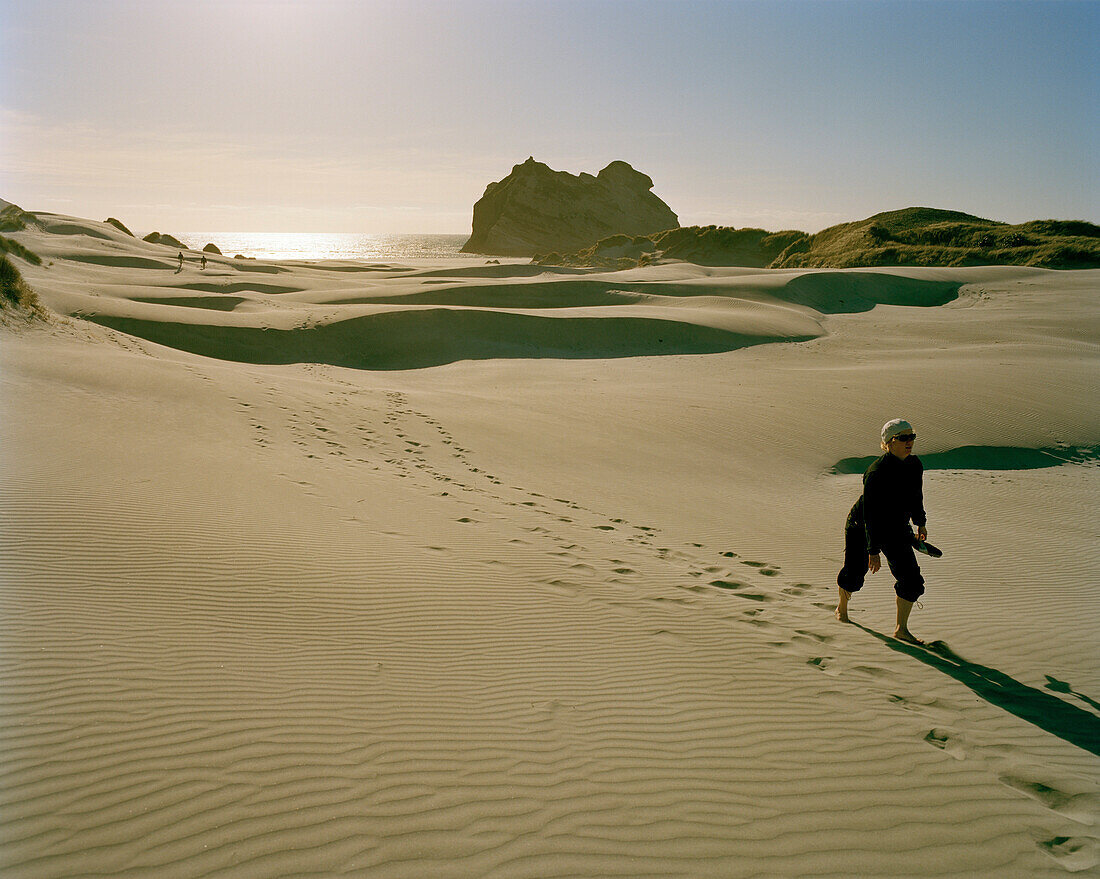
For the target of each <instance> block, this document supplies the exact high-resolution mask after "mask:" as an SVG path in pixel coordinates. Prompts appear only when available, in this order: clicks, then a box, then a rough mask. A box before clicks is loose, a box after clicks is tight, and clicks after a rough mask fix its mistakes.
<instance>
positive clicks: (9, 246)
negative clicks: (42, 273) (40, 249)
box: [0, 235, 42, 266]
mask: <svg viewBox="0 0 1100 879" xmlns="http://www.w3.org/2000/svg"><path fill="white" fill-rule="evenodd" d="M0 253H11V254H13V255H15V256H18V257H20V258H21V259H25V260H26V261H27V262H29V263H30V264H31V265H35V266H40V265H42V257H40V256H39V255H38V254H37V253H35V252H34V251H32V250H27V248H25V247H24V246H23V245H22V244H20V243H19V242H18V241H13V240H12V239H11V238H5V237H4V236H3V235H0Z"/></svg>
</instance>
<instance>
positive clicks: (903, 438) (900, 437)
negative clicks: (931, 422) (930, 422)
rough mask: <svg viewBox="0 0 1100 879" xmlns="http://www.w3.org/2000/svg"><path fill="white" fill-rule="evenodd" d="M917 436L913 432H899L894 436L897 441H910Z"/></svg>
mask: <svg viewBox="0 0 1100 879" xmlns="http://www.w3.org/2000/svg"><path fill="white" fill-rule="evenodd" d="M916 438H917V435H916V434H915V433H899V434H898V435H897V436H895V437H894V439H896V440H897V441H898V442H899V443H911V442H912V441H913V440H915V439H916Z"/></svg>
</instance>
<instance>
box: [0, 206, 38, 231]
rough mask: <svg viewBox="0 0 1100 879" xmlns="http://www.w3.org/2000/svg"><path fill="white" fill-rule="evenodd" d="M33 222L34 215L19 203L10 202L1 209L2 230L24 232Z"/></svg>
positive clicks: (0, 225) (0, 227)
mask: <svg viewBox="0 0 1100 879" xmlns="http://www.w3.org/2000/svg"><path fill="white" fill-rule="evenodd" d="M33 222H34V216H33V215H32V214H29V213H27V212H26V211H25V210H23V209H22V208H21V207H19V206H18V205H14V204H9V205H7V206H6V207H5V208H4V209H3V210H0V232H22V231H23V230H24V229H26V228H27V226H28V224H30V223H33Z"/></svg>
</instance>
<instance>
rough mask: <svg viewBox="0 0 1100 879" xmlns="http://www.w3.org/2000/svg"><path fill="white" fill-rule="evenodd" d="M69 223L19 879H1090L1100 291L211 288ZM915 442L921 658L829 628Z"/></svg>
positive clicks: (859, 616) (907, 275)
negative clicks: (850, 528) (884, 487)
mask: <svg viewBox="0 0 1100 879" xmlns="http://www.w3.org/2000/svg"><path fill="white" fill-rule="evenodd" d="M40 222H41V226H42V228H40V229H37V230H29V231H27V232H24V233H16V234H15V235H14V236H13V237H16V238H17V239H18V240H20V241H21V242H22V243H24V244H25V245H26V246H28V247H30V248H31V249H32V250H34V251H36V252H38V253H40V254H41V255H42V257H43V259H44V265H43V266H42V267H31V266H24V265H22V264H20V267H21V269H22V270H23V271H24V275H25V276H26V278H27V280H28V281H29V282H30V284H31V285H32V286H33V287H34V288H35V289H36V290H38V291H39V293H40V295H41V297H42V299H43V301H44V302H45V303H46V304H47V305H48V306H49V307H50V308H51V309H53V310H54V312H56V316H55V317H54V318H52V319H51V321H50V322H49V323H46V324H41V325H37V326H32V327H27V326H23V325H21V324H19V323H18V322H17V321H8V325H7V326H6V327H5V328H4V329H3V330H0V382H2V385H0V392H2V397H0V405H2V418H0V443H2V449H3V454H2V455H0V472H2V481H0V706H2V709H0V773H2V776H0V778H2V780H0V804H2V811H3V826H2V829H0V864H2V865H3V874H4V876H5V877H8V876H11V877H36V879H39V877H77V876H127V877H146V876H147V877H165V876H172V877H214V876H224V877H244V876H247V877H284V876H305V875H310V876H337V875H358V876H370V877H424V876H437V877H556V876H561V877H565V876H570V877H605V876H631V877H636V876H662V877H664V876H669V877H671V876H682V877H704V876H714V877H756V876H778V877H803V876H837V877H842V876H843V877H848V876H856V875H858V876H882V877H886V876H890V877H897V876H913V877H918V876H919V877H991V879H992V877H997V879H1002V877H1006V876H1029V877H1030V876H1060V875H1064V874H1065V873H1067V872H1081V871H1083V872H1085V873H1087V872H1088V871H1090V870H1092V869H1095V868H1096V866H1097V864H1100V842H1098V838H1100V830H1098V826H1100V825H1098V819H1100V784H1098V782H1097V779H1098V778H1100V719H1098V716H1100V712H1098V704H1097V700H1100V663H1098V661H1097V653H1096V649H1095V645H1096V638H1097V632H1098V631H1100V610H1098V608H1100V602H1098V600H1097V599H1098V598H1100V594H1098V583H1100V556H1098V554H1097V550H1096V543H1097V537H1098V536H1100V535H1098V533H1097V527H1096V524H1095V522H1096V515H1095V512H1096V508H1095V499H1096V497H1097V489H1098V487H1100V468H1098V466H1097V464H1096V460H1095V449H1096V447H1097V441H1098V435H1100V412H1098V408H1097V404H1096V399H1097V398H1096V392H1095V388H1096V387H1097V385H1098V384H1100V381H1098V379H1100V369H1098V365H1100V356H1098V347H1097V342H1098V340H1100V309H1098V306H1097V298H1096V291H1097V288H1098V286H1100V272H1095V271H1090V272H1050V271H1039V270H1031V269H1020V268H1011V269H1010V268H968V269H950V270H949V269H910V270H904V269H874V270H870V269H868V270H859V271H843V272H833V271H802V272H768V271H760V270H747V269H737V268H729V269H722V268H700V267H696V266H691V265H685V264H670V265H662V266H652V267H649V268H646V269H640V270H636V271H630V272H618V273H608V274H588V275H578V274H577V273H576V272H569V273H566V272H561V273H555V272H546V271H544V270H543V269H541V268H538V267H530V266H526V265H519V264H510V263H508V262H507V261H505V264H504V265H489V266H471V265H470V262H469V260H463V261H461V262H459V261H454V262H433V263H430V264H428V263H420V262H417V263H415V264H414V263H409V264H403V263H371V264H368V263H352V262H330V263H274V262H263V261H238V260H229V259H221V258H217V257H215V258H213V259H211V260H210V262H209V264H208V266H207V268H206V269H205V271H201V270H200V269H199V267H198V264H197V262H195V261H194V260H189V261H188V263H187V265H186V266H185V268H184V269H183V270H182V271H181V272H179V273H176V271H175V269H176V259H175V251H169V250H167V249H166V248H161V247H157V246H155V245H147V244H145V243H143V242H137V241H134V240H132V239H128V238H127V237H126V236H124V235H123V234H122V233H120V232H118V231H117V230H115V229H113V228H112V227H108V226H105V225H104V224H98V223H91V222H89V221H83V220H74V219H73V218H56V217H52V216H51V215H40ZM59 227H60V228H63V229H64V233H61V232H58V231H51V228H53V229H55V230H56V229H57V228H59ZM74 228H75V229H76V231H74ZM80 230H83V231H80ZM896 415H904V416H905V417H907V418H908V419H909V420H911V421H912V422H913V423H914V424H915V425H916V427H917V432H918V449H917V452H918V454H920V453H924V454H925V455H926V456H927V458H928V461H929V469H928V470H927V472H926V475H925V497H926V505H927V508H928V511H929V522H930V532H931V534H930V537H931V539H932V541H933V542H934V543H936V544H937V545H939V546H940V547H941V548H943V549H944V552H945V555H944V557H943V558H942V559H939V560H932V559H928V558H925V557H923V556H922V557H921V559H920V560H921V563H922V567H923V569H924V573H925V575H926V578H927V580H928V592H927V594H926V595H925V597H924V599H923V605H924V606H923V608H922V609H920V610H917V611H916V612H915V614H914V617H913V619H912V621H911V626H912V628H913V630H914V631H915V632H916V633H917V634H919V635H921V636H923V637H925V638H927V639H929V641H930V642H932V643H931V644H930V647H929V649H919V648H913V647H909V646H906V645H901V644H899V643H897V642H895V641H893V640H892V639H890V638H889V637H888V635H889V634H890V632H891V631H892V627H893V594H892V589H891V583H890V580H889V577H888V574H886V573H880V574H878V575H876V576H874V577H871V578H869V580H868V584H867V587H866V588H865V589H864V590H863V591H862V592H861V593H860V594H859V595H858V596H857V597H856V598H855V599H854V600H853V604H852V608H851V609H852V619H853V622H854V625H842V624H840V623H838V622H837V621H836V620H835V618H834V617H833V613H832V609H833V607H834V605H835V592H836V587H835V576H836V571H837V568H838V567H839V564H840V559H841V555H842V551H843V547H842V542H843V537H842V530H843V522H844V516H845V514H846V513H847V510H848V508H849V507H850V505H851V503H852V502H853V501H854V499H855V498H856V497H857V496H858V494H859V490H860V488H859V485H860V478H859V475H858V472H850V471H851V470H852V468H845V467H843V466H838V464H840V463H841V462H843V461H844V460H845V459H849V458H859V457H865V456H870V455H874V454H875V453H876V449H877V441H876V434H877V431H878V429H879V426H880V425H881V424H882V422H883V421H885V420H887V419H888V418H890V417H893V416H896ZM995 448H1001V449H1005V450H1007V451H1006V452H1004V453H1003V455H1002V458H1003V459H1005V460H1009V461H1010V463H1013V465H1014V466H1018V467H1021V468H1027V469H1007V470H1006V469H981V467H983V466H984V467H988V466H990V465H989V464H988V463H986V462H987V461H989V460H990V456H991V455H993V456H994V457H996V455H997V453H996V452H995V451H990V450H991V449H995ZM975 449H976V450H977V451H974V450H975ZM1034 450H1046V452H1044V453H1039V452H1036V451H1034ZM1059 450H1062V451H1064V452H1065V453H1066V454H1065V455H1064V457H1065V459H1066V460H1067V461H1068V463H1058V462H1055V463H1056V466H1046V467H1041V468H1040V467H1039V466H1038V465H1037V463H1036V461H1037V459H1036V458H1035V455H1036V454H1046V453H1049V454H1057V453H1058V452H1059ZM1004 456H1007V457H1004ZM1039 463H1042V462H1039ZM856 470H857V471H858V468H856Z"/></svg>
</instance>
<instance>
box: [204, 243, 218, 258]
mask: <svg viewBox="0 0 1100 879" xmlns="http://www.w3.org/2000/svg"><path fill="white" fill-rule="evenodd" d="M202 251H203V253H216V254H217V255H218V256H221V255H222V252H221V251H220V250H218V245H216V244H214V243H213V242H211V243H210V244H207V245H206V247H204V248H203V249H202Z"/></svg>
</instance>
